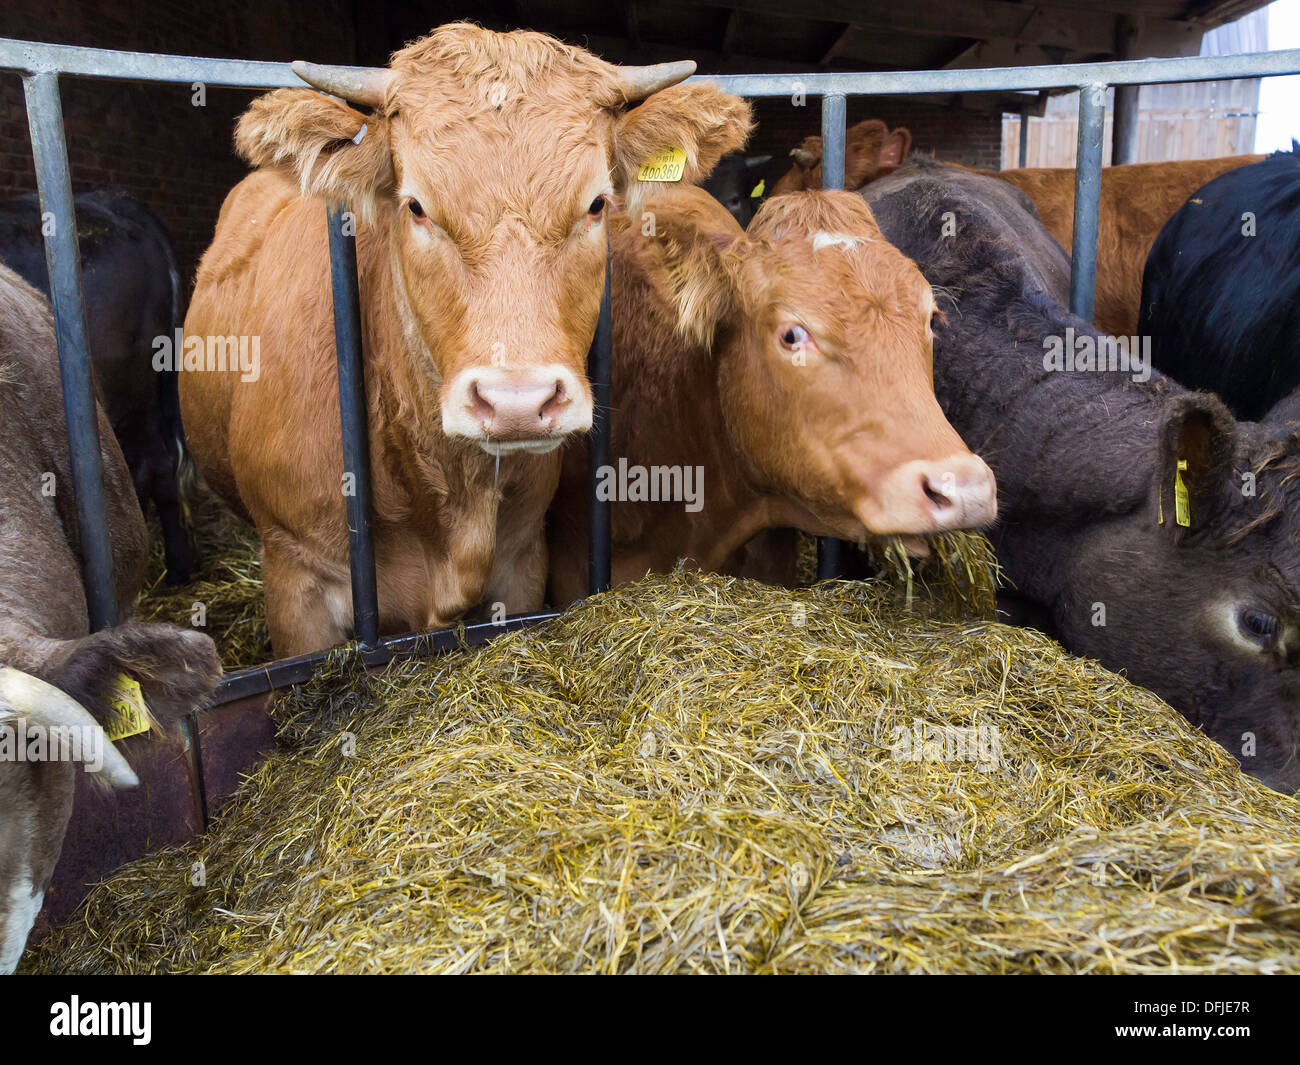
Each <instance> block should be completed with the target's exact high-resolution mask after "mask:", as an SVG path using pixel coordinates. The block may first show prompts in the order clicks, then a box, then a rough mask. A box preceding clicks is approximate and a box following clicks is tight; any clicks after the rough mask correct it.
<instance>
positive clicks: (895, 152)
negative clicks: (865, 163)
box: [879, 126, 912, 170]
mask: <svg viewBox="0 0 1300 1065" xmlns="http://www.w3.org/2000/svg"><path fill="white" fill-rule="evenodd" d="M911 150H912V134H911V133H909V132H908V131H907V130H906V129H904V128H903V127H902V126H899V127H898V129H895V130H891V131H890V132H889V133H888V134H886V136H885V139H884V141H882V142H881V145H880V159H879V165H880V166H882V167H889V168H890V169H891V170H896V169H897V168H898V167H900V166H902V165H903V162H904V160H906V159H907V153H908V152H910V151H911Z"/></svg>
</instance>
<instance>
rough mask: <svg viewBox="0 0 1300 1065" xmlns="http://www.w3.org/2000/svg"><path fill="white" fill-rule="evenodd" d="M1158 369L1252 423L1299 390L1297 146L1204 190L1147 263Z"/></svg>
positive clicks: (1145, 319)
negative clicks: (1207, 393)
mask: <svg viewBox="0 0 1300 1065" xmlns="http://www.w3.org/2000/svg"><path fill="white" fill-rule="evenodd" d="M1138 332H1139V333H1140V334H1141V335H1143V336H1149V337H1150V338H1151V352H1152V360H1153V362H1154V363H1155V366H1156V368H1157V369H1159V370H1161V371H1162V372H1164V373H1167V374H1169V376H1170V377H1173V378H1176V379H1177V380H1178V381H1179V382H1181V383H1182V384H1184V385H1186V386H1187V387H1188V388H1202V389H1206V390H1207V391H1211V392H1216V393H1218V395H1219V396H1220V398H1222V400H1223V401H1224V402H1225V403H1226V404H1227V405H1228V406H1229V407H1230V408H1232V410H1233V412H1234V413H1235V414H1236V415H1237V417H1239V418H1250V419H1259V418H1262V417H1263V416H1264V414H1265V412H1266V411H1267V410H1268V409H1269V408H1270V407H1272V406H1273V405H1274V404H1275V403H1277V402H1278V401H1279V400H1281V399H1283V398H1284V397H1285V396H1287V395H1288V394H1290V393H1291V392H1292V391H1294V390H1295V389H1296V387H1297V386H1300V145H1295V146H1293V148H1292V150H1291V151H1289V152H1274V153H1273V154H1272V155H1270V156H1269V157H1268V158H1267V159H1265V160H1264V161H1263V162H1259V163H1254V164H1252V165H1251V166H1244V167H1241V168H1240V169H1239V170H1231V171H1229V172H1228V173H1226V174H1224V175H1222V176H1221V177H1217V178H1215V179H1214V180H1213V181H1211V182H1210V183H1209V184H1207V185H1204V186H1202V187H1201V188H1200V189H1198V190H1197V191H1196V193H1195V194H1194V195H1193V196H1192V197H1191V198H1190V199H1189V200H1188V201H1187V202H1186V203H1185V204H1183V206H1182V207H1180V208H1179V209H1178V210H1177V211H1176V212H1175V213H1174V215H1173V217H1172V218H1170V219H1169V221H1168V222H1166V223H1165V226H1164V228H1163V229H1162V230H1161V231H1160V236H1159V237H1157V238H1156V242H1155V245H1154V246H1153V247H1152V248H1151V254H1150V255H1149V256H1148V257H1147V265H1146V272H1145V273H1144V275H1143V278H1142V314H1141V319H1140V321H1139V325H1138Z"/></svg>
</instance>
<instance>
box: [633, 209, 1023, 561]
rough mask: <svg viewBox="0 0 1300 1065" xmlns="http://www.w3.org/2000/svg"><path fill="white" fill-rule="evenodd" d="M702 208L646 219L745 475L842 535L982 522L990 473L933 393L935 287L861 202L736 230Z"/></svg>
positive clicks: (774, 214)
mask: <svg viewBox="0 0 1300 1065" xmlns="http://www.w3.org/2000/svg"><path fill="white" fill-rule="evenodd" d="M691 191H697V190H691ZM695 203H696V204H697V205H698V203H699V200H696V201H695ZM708 208H709V209H708V210H707V211H703V212H700V211H698V210H696V209H691V208H690V207H689V206H686V208H685V209H677V210H674V209H673V208H672V205H671V204H669V203H665V204H663V205H662V207H661V209H660V210H659V211H657V212H656V219H655V229H656V232H657V234H658V236H659V237H661V238H662V239H663V240H664V241H665V245H666V252H665V261H666V262H667V263H669V264H671V266H670V267H669V268H668V269H667V270H666V271H665V273H666V276H665V277H664V278H663V279H662V282H661V283H662V284H663V285H665V286H667V288H668V290H669V291H670V292H671V293H672V298H673V301H674V304H675V307H676V311H677V315H678V328H679V329H680V330H681V332H682V333H683V334H684V335H686V336H687V337H689V338H690V339H692V340H693V341H695V342H696V343H697V344H699V345H700V346H701V347H703V348H706V349H708V350H710V351H711V352H712V355H713V358H714V359H715V360H716V363H717V366H716V375H717V381H718V392H719V396H720V401H721V407H722V414H723V418H724V420H725V423H726V430H727V433H728V434H729V436H730V437H731V439H732V440H733V441H734V442H735V444H736V445H737V450H738V451H739V452H740V454H742V455H743V456H745V459H746V460H747V462H748V463H749V464H750V466H751V474H752V478H753V479H754V480H755V481H756V482H757V483H758V484H759V485H760V486H761V487H762V488H763V489H765V490H766V491H769V492H771V493H774V494H776V495H780V496H783V497H785V498H786V499H788V500H792V501H798V502H799V503H800V504H801V505H802V506H803V507H805V508H806V509H807V510H808V511H810V512H811V514H812V515H813V516H814V518H813V520H811V521H808V522H803V523H801V524H803V526H804V527H805V528H806V529H807V530H808V531H810V532H820V533H829V534H833V535H838V536H842V537H845V538H847V539H860V538H862V536H863V534H864V533H866V532H870V533H876V534H889V533H903V534H923V533H932V532H939V531H943V530H948V529H963V528H970V527H975V526H982V525H986V524H988V523H990V522H991V521H992V520H993V518H994V515H995V513H996V507H997V501H996V490H995V485H994V480H993V475H992V473H991V472H990V471H989V468H988V467H987V466H986V465H985V464H984V462H983V461H982V460H981V459H979V458H978V457H976V456H975V455H972V454H971V453H970V451H969V450H967V448H966V446H965V445H964V444H963V443H962V441H961V438H960V437H959V436H958V435H957V433H956V432H955V431H954V430H953V428H952V426H951V425H949V424H948V421H947V419H946V418H945V417H944V415H943V412H942V411H941V410H940V408H939V404H938V401H937V400H936V399H935V396H934V381H933V376H932V350H931V345H932V333H931V328H930V323H931V318H932V316H933V315H934V314H935V303H934V297H933V295H932V294H931V291H930V286H929V285H928V284H927V283H926V280H925V278H924V277H922V276H921V272H920V271H919V270H918V269H917V268H916V266H915V265H914V264H913V263H912V262H911V261H910V260H909V259H907V258H905V257H904V256H903V255H902V254H901V253H900V252H899V251H898V250H897V249H896V248H894V247H893V246H892V245H891V244H889V243H888V242H887V241H886V240H885V239H884V237H882V236H881V234H880V230H879V228H878V227H877V226H876V222H875V219H874V218H873V217H872V215H871V211H870V209H869V208H868V207H867V206H866V204H864V203H863V202H862V199H861V197H859V196H857V195H855V194H853V193H847V192H800V193H794V194H791V195H789V196H782V197H775V198H773V199H771V200H769V201H767V202H766V203H765V204H764V205H763V206H762V207H761V208H760V209H759V211H758V213H757V214H756V215H755V217H754V220H753V222H752V223H751V224H750V227H749V229H748V231H747V232H744V233H742V232H741V231H740V230H739V229H737V228H736V227H735V226H734V225H732V224H731V220H730V218H729V217H728V216H726V215H725V213H723V212H721V211H719V210H718V209H717V208H716V206H715V205H713V204H712V203H711V201H709V202H708Z"/></svg>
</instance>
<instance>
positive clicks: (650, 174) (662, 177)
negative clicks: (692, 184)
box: [637, 148, 686, 181]
mask: <svg viewBox="0 0 1300 1065" xmlns="http://www.w3.org/2000/svg"><path fill="white" fill-rule="evenodd" d="M685 172H686V153H685V152H684V151H682V149H680V148H660V149H659V150H658V151H657V152H655V153H654V155H652V156H651V157H650V158H649V159H648V160H647V161H646V162H644V163H642V164H641V172H640V173H639V174H638V175H637V177H638V178H639V179H640V180H641V181H681V180H682V174H684V173H685Z"/></svg>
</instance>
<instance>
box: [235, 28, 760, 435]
mask: <svg viewBox="0 0 1300 1065" xmlns="http://www.w3.org/2000/svg"><path fill="white" fill-rule="evenodd" d="M295 69H296V70H297V71H298V73H299V74H300V76H302V77H303V78H304V79H305V80H306V81H308V82H310V83H311V84H313V85H315V86H316V87H317V88H320V89H323V90H324V91H325V92H328V93H333V94H335V96H338V97H342V98H343V99H333V98H331V97H329V96H324V95H321V94H319V93H315V92H310V91H307V90H281V91H279V92H274V93H271V94H269V95H267V96H263V97H261V98H259V99H258V100H256V101H255V102H254V103H253V105H252V107H251V108H250V109H249V111H248V112H247V113H246V114H245V115H244V116H243V118H242V119H241V121H240V123H239V128H238V132H237V135H236V143H237V146H238V148H239V150H240V151H241V153H242V154H243V155H244V156H245V157H246V158H247V159H248V160H249V161H250V162H253V163H255V164H257V165H281V166H287V167H289V168H291V169H292V170H293V171H295V172H296V174H297V177H298V180H299V182H300V184H301V187H302V190H303V193H304V194H306V195H315V196H321V197H324V198H325V199H326V200H327V201H330V202H331V203H335V204H340V205H350V206H352V207H353V208H354V209H355V210H357V211H358V212H359V213H361V215H362V216H363V218H364V219H368V220H370V222H371V224H372V225H373V227H374V228H375V229H376V230H378V231H381V232H382V234H383V235H384V239H386V240H387V247H388V253H389V257H390V264H391V271H390V272H391V276H392V280H393V302H394V304H395V306H394V307H393V313H394V314H395V315H396V317H397V319H398V322H399V325H400V328H401V329H402V331H403V334H404V336H405V341H406V347H407V349H408V350H409V351H410V352H411V354H412V356H413V357H414V358H415V359H416V360H417V362H420V363H422V364H423V365H424V366H425V367H426V368H427V370H428V372H429V373H430V374H431V375H432V377H433V378H434V380H435V382H436V384H437V387H438V389H439V403H440V407H441V414H442V428H443V430H444V432H445V433H446V434H447V435H449V436H452V437H459V438H463V439H467V440H469V441H473V442H475V443H477V444H479V445H481V446H483V447H484V448H485V449H487V450H489V451H492V452H498V451H499V449H503V448H504V449H511V450H514V449H524V450H533V451H545V450H550V449H551V448H553V447H555V446H557V445H558V444H559V443H560V442H562V441H563V439H564V438H565V436H566V435H567V434H570V433H580V432H585V431H586V430H587V429H588V428H589V427H590V425H591V417H592V398H591V390H590V386H589V384H588V382H587V380H586V376H585V363H586V355H587V349H588V347H589V345H590V341H591V337H592V334H593V333H594V331H595V325H596V318H597V315H598V313H599V306H600V298H601V291H602V284H603V277H604V269H605V258H606V245H607V238H606V220H607V218H608V215H609V214H610V212H611V210H615V209H617V208H618V207H620V206H624V207H631V206H634V205H635V203H636V201H637V199H638V192H637V186H638V183H639V182H638V175H639V172H640V169H641V167H642V165H643V164H646V163H648V162H649V161H651V159H652V158H653V157H654V156H655V155H656V153H658V152H659V151H661V150H664V149H671V150H675V151H677V152H679V153H681V155H682V156H683V157H684V174H683V177H684V179H685V180H687V181H693V180H696V179H698V178H700V177H702V176H703V175H705V174H707V173H708V172H709V171H710V170H711V169H712V167H713V166H714V164H715V163H716V162H717V160H718V159H719V157H720V156H721V155H722V154H723V153H725V152H727V151H731V150H733V149H735V148H738V147H740V146H741V145H743V143H744V141H745V139H746V137H747V136H748V132H749V128H750V117H749V109H748V105H746V104H745V103H744V101H742V100H740V99H739V98H737V97H734V96H730V95H728V94H726V93H723V92H722V91H720V90H719V89H717V88H714V87H711V86H707V85H675V83H676V82H679V81H681V80H682V79H683V78H685V77H687V76H688V75H689V74H690V73H691V72H692V71H693V70H694V64H693V63H690V62H683V63H665V64H660V65H658V66H652V67H619V66H615V65H612V64H610V63H606V62H604V61H603V60H601V59H598V58H597V57H595V56H593V55H591V54H590V53H588V52H585V51H583V50H581V49H578V48H573V47H570V46H568V45H564V44H562V43H560V42H559V41H556V40H554V39H552V38H549V37H546V36H543V35H541V34H537V33H529V32H523V31H517V32H513V33H494V32H491V31H488V30H485V29H481V28H479V27H477V26H471V25H468V24H455V25H449V26H444V27H442V28H440V29H438V30H436V31H434V32H433V33H432V34H431V35H429V36H428V37H425V38H423V39H421V40H418V41H416V42H414V43H413V44H410V45H408V46H407V47H406V48H403V49H402V50H401V51H399V52H396V53H395V54H394V55H393V57H392V61H391V65H390V67H388V68H384V69H379V70H367V71H358V70H351V69H347V68H323V67H317V66H313V65H311V64H296V65H295ZM670 86H672V87H670ZM639 100H640V101H644V102H642V103H641V104H640V105H639V106H636V107H631V108H630V107H629V106H628V105H629V104H630V103H633V102H635V101H639ZM345 101H346V102H345ZM352 105H361V106H364V107H366V108H369V109H370V111H369V113H363V112H362V111H361V110H359V109H358V108H357V107H355V106H352Z"/></svg>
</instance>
